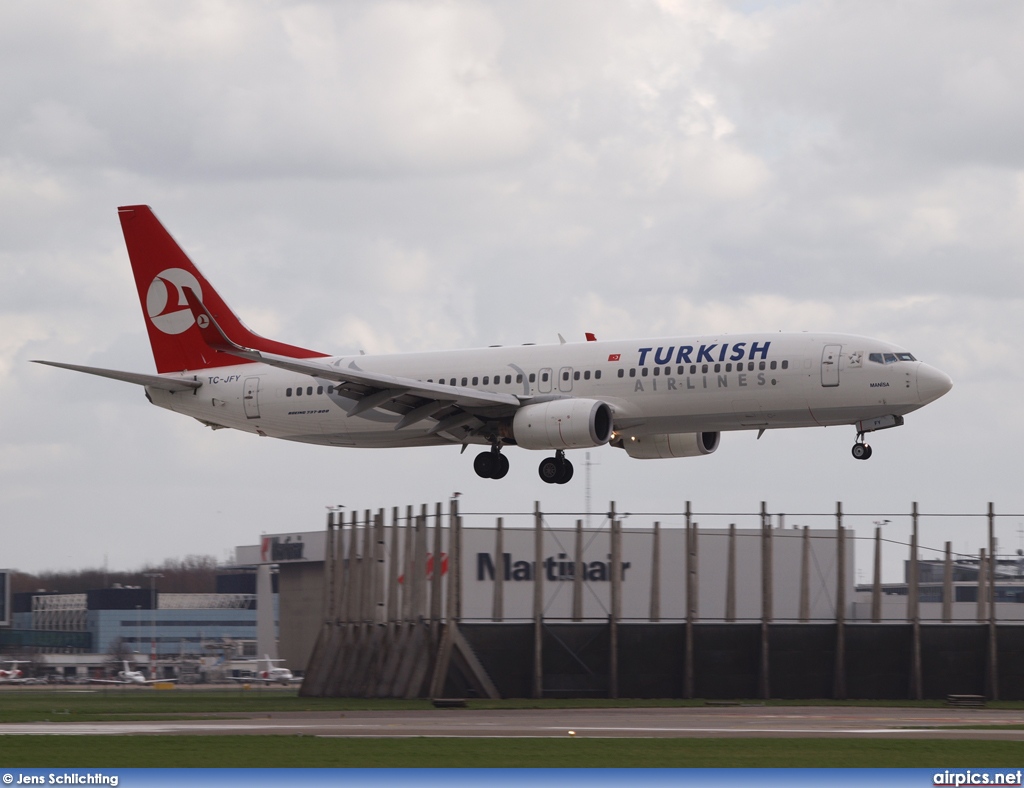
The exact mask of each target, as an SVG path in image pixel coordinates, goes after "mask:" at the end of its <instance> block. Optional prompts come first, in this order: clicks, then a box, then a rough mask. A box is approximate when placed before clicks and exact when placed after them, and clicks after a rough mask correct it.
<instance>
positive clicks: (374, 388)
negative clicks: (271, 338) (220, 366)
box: [182, 287, 521, 440]
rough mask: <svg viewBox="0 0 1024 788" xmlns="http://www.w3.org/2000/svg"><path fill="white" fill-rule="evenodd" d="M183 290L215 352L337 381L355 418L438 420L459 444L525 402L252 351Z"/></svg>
mask: <svg viewBox="0 0 1024 788" xmlns="http://www.w3.org/2000/svg"><path fill="white" fill-rule="evenodd" d="M182 290H183V292H184V294H185V298H186V300H187V301H188V304H189V307H190V308H191V309H192V314H193V316H194V317H195V319H196V324H197V325H198V326H199V330H200V332H201V334H202V337H203V340H204V341H205V342H206V344H208V345H209V346H210V347H211V348H213V349H214V350H218V351H220V352H223V353H229V354H231V355H233V356H236V357H238V358H244V359H248V360H249V361H258V362H262V363H264V364H267V365H269V366H272V367H278V368H280V369H287V370H290V371H291V372H297V373H299V374H303V375H309V376H311V377H314V378H321V379H323V380H329V381H333V382H334V383H335V384H337V385H336V387H337V388H338V389H339V390H340V391H341V392H342V393H344V394H345V395H347V396H350V397H352V398H353V399H355V400H356V405H355V407H354V408H352V409H351V410H350V411H349V415H350V416H355V415H358V414H359V413H362V412H364V411H367V410H371V409H373V408H379V409H381V410H386V411H390V412H392V413H396V414H398V415H400V416H401V417H402V418H401V419H399V421H398V423H397V424H396V425H395V429H396V430H400V429H403V428H405V427H408V426H409V425H411V424H416V423H417V422H420V421H423V420H424V419H428V418H434V419H436V420H437V423H436V424H435V425H434V426H433V427H432V428H431V429H430V430H429V431H428V432H429V433H430V434H436V433H440V434H443V435H449V436H451V437H452V438H454V439H455V440H459V438H458V436H456V435H454V434H453V431H454V430H458V429H460V428H465V429H468V430H470V431H472V430H473V429H474V428H476V427H480V426H482V425H483V424H484V422H485V421H486V420H487V419H489V418H503V417H508V416H509V415H511V414H512V413H514V412H515V411H516V409H518V408H519V406H520V404H521V400H520V398H519V397H516V396H514V395H512V394H501V393H498V392H490V391H480V390H479V389H473V388H465V387H462V386H445V385H441V384H439V383H426V382H424V381H420V380H413V379H411V378H402V377H397V376H394V375H382V374H379V373H375V372H367V371H365V370H362V369H360V368H359V367H358V365H357V364H356V363H355V362H354V361H353V362H350V363H349V365H348V366H341V362H340V361H336V362H334V363H333V364H330V363H325V362H322V361H318V360H316V359H298V358H291V357H289V356H279V355H276V354H273V353H266V352H261V351H258V350H251V349H249V348H246V347H243V346H241V345H239V344H237V343H236V342H234V341H232V340H231V339H230V338H229V337H228V336H227V334H225V333H224V330H223V329H222V328H221V327H220V325H219V324H218V323H217V321H216V319H215V318H214V317H213V315H211V314H210V312H209V310H207V308H206V307H205V306H204V305H203V303H202V301H200V300H199V298H198V296H196V294H195V292H194V291H193V290H192V289H191V288H188V287H184V288H182Z"/></svg>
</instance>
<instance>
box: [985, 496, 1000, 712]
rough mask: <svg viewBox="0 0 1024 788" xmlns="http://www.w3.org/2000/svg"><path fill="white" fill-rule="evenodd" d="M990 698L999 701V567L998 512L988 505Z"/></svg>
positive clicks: (993, 506)
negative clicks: (997, 541)
mask: <svg viewBox="0 0 1024 788" xmlns="http://www.w3.org/2000/svg"><path fill="white" fill-rule="evenodd" d="M988 566H989V571H988V682H989V687H988V696H989V698H990V699H991V700H999V640H998V633H997V631H996V570H997V569H998V567H999V560H998V556H997V555H996V510H995V505H994V504H993V503H992V502H991V501H989V504H988Z"/></svg>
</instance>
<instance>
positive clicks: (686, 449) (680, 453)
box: [622, 432, 721, 460]
mask: <svg viewBox="0 0 1024 788" xmlns="http://www.w3.org/2000/svg"><path fill="white" fill-rule="evenodd" d="M720 436H721V433H718V432H679V433H669V434H661V435H636V436H633V437H626V438H623V439H622V448H623V449H625V450H626V454H628V455H629V456H630V457H632V458H634V459H637V460H668V459H671V458H672V457H699V456H701V455H702V454H711V452H713V451H715V450H716V449H717V448H718V441H719V438H720Z"/></svg>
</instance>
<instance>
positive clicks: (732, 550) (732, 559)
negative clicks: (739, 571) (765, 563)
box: [725, 523, 736, 622]
mask: <svg viewBox="0 0 1024 788" xmlns="http://www.w3.org/2000/svg"><path fill="white" fill-rule="evenodd" d="M725 620H726V621H730V622H732V621H735V620H736V523H729V546H728V551H727V554H726V562H725Z"/></svg>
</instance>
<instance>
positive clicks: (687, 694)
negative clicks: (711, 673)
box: [683, 501, 697, 698]
mask: <svg viewBox="0 0 1024 788" xmlns="http://www.w3.org/2000/svg"><path fill="white" fill-rule="evenodd" d="M693 541H694V540H693V512H692V510H691V509H690V502H689V501H687V502H686V663H685V665H684V666H683V697H684V698H692V697H693V691H694V666H693V619H694V616H695V615H696V608H695V605H694V596H695V595H696V589H695V588H694V582H693V581H694V577H695V576H696V573H697V567H696V566H694V563H695V562H694V555H693Z"/></svg>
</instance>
